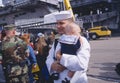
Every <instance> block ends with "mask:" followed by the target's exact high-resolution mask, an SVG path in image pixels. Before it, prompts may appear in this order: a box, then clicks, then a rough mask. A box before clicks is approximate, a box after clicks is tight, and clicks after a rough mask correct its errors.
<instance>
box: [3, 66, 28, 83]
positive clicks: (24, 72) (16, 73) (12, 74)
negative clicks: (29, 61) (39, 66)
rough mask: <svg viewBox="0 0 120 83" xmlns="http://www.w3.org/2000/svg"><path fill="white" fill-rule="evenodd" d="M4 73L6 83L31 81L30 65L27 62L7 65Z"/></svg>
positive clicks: (26, 82)
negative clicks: (29, 74)
mask: <svg viewBox="0 0 120 83" xmlns="http://www.w3.org/2000/svg"><path fill="white" fill-rule="evenodd" d="M4 73H5V77H6V83H29V76H28V66H27V65H26V64H22V65H19V64H15V65H13V64H12V65H6V68H5V69H4Z"/></svg>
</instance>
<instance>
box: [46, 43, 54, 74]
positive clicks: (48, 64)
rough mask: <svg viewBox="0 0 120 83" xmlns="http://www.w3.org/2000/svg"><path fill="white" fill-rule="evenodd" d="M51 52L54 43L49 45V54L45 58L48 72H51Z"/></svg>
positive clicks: (52, 60)
mask: <svg viewBox="0 0 120 83" xmlns="http://www.w3.org/2000/svg"><path fill="white" fill-rule="evenodd" d="M53 53H54V44H53V45H52V47H51V49H50V51H49V55H48V57H47V59H46V65H47V68H48V71H49V73H50V74H51V73H52V70H51V65H52V63H53V62H54V59H53V57H54V54H53Z"/></svg>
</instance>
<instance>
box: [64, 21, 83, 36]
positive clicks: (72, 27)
mask: <svg viewBox="0 0 120 83" xmlns="http://www.w3.org/2000/svg"><path fill="white" fill-rule="evenodd" d="M80 32H81V29H80V27H79V25H77V24H76V23H70V24H68V25H67V26H66V28H65V34H68V35H78V34H80Z"/></svg>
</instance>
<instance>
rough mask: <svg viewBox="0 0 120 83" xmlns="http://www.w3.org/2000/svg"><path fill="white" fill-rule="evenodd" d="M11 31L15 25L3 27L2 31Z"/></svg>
mask: <svg viewBox="0 0 120 83" xmlns="http://www.w3.org/2000/svg"><path fill="white" fill-rule="evenodd" d="M12 29H15V25H14V24H10V25H6V26H4V30H12Z"/></svg>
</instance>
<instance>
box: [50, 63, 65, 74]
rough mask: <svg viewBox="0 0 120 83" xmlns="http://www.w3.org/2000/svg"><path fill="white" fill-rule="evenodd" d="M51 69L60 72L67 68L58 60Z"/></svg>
mask: <svg viewBox="0 0 120 83" xmlns="http://www.w3.org/2000/svg"><path fill="white" fill-rule="evenodd" d="M51 69H52V70H54V71H57V72H58V73H60V72H62V71H64V70H65V69H66V68H65V67H64V66H62V65H61V64H60V63H59V62H58V61H55V62H53V64H52V66H51Z"/></svg>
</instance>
